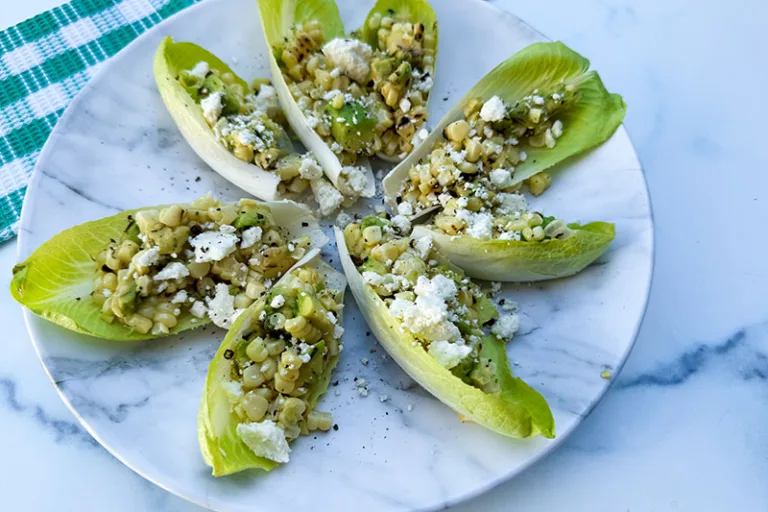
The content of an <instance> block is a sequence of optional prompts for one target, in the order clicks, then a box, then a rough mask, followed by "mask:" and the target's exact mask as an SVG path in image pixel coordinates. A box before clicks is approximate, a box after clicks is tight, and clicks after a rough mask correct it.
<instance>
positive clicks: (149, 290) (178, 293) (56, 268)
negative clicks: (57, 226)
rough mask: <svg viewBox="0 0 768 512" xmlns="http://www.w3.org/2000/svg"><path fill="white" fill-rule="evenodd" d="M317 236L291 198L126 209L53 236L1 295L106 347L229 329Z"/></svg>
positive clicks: (313, 223) (321, 238)
mask: <svg viewBox="0 0 768 512" xmlns="http://www.w3.org/2000/svg"><path fill="white" fill-rule="evenodd" d="M326 241H327V238H326V237H325V235H324V234H323V232H322V230H320V228H319V226H318V224H317V220H316V219H315V217H314V216H313V215H312V214H311V213H310V211H309V210H308V209H307V208H306V207H303V206H300V205H298V204H296V203H294V202H291V201H281V202H273V203H262V202H258V201H254V200H252V199H242V200H240V201H239V202H237V203H232V204H227V203H221V202H219V201H217V200H215V199H213V198H212V197H211V196H210V195H209V196H205V197H202V198H200V199H198V200H196V201H194V202H193V203H190V204H173V205H163V206H156V207H146V208H139V209H136V210H128V211H124V212H121V213H118V214H117V215H113V216H111V217H106V218H103V219H99V220H95V221H92V222H86V223H85V224H80V225H78V226H75V227H73V228H70V229H67V230H65V231H62V232H61V233H59V234H58V235H56V236H54V237H53V238H51V239H50V240H48V241H47V242H45V243H44V244H43V245H41V246H40V247H39V248H38V249H37V250H35V252H33V253H32V254H31V255H30V256H29V257H28V258H27V259H26V260H25V261H24V262H22V263H19V264H18V265H16V266H15V267H14V268H13V279H12V281H11V294H12V295H13V297H14V298H15V299H16V300H17V301H18V302H19V303H21V304H22V305H24V306H26V307H27V308H29V309H30V310H31V311H32V312H33V313H35V314H37V315H39V316H41V317H43V318H45V319H47V320H50V321H52V322H55V323H57V324H59V325H61V326H63V327H65V328H67V329H70V330H73V331H76V332H80V333H84V334H89V335H91V336H96V337H100V338H105V339H109V340H140V339H149V338H156V337H160V336H165V335H168V334H175V333H178V332H181V331H183V330H186V329H193V328H196V327H199V326H201V325H205V324H207V323H209V322H214V323H215V324H216V325H218V326H220V327H225V328H226V327H229V325H230V324H231V322H232V320H233V319H234V318H236V317H237V315H238V314H239V313H241V312H242V311H243V310H244V309H245V308H247V307H248V306H249V305H251V303H253V302H254V301H255V300H257V299H258V298H260V297H261V296H263V295H264V294H265V293H266V292H267V290H268V289H269V288H270V287H271V286H272V284H273V283H274V282H275V281H277V279H278V278H280V276H282V275H283V274H284V273H285V272H287V271H288V269H290V268H291V267H292V266H293V265H294V264H296V262H297V261H299V260H300V259H301V258H302V257H303V256H304V255H305V254H306V253H307V252H308V251H309V250H311V249H314V248H319V247H322V246H323V245H324V244H325V242H326Z"/></svg>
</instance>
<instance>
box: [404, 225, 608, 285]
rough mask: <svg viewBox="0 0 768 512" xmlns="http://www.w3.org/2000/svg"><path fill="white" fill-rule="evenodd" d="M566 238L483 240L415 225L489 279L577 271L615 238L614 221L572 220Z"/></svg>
mask: <svg viewBox="0 0 768 512" xmlns="http://www.w3.org/2000/svg"><path fill="white" fill-rule="evenodd" d="M568 227H569V228H570V229H572V230H573V233H571V236H570V237H568V238H567V239H565V240H557V239H551V240H545V241H542V242H526V241H524V240H499V239H490V240H480V239H477V238H473V237H471V236H469V235H459V236H451V235H447V234H445V233H444V232H443V231H441V230H440V229H438V228H432V229H430V228H429V227H428V226H424V225H419V226H415V227H414V230H413V236H414V237H415V238H420V237H422V236H425V235H430V236H431V237H432V240H433V243H434V244H435V246H436V247H437V248H438V249H439V250H440V252H441V253H442V254H443V255H444V256H445V257H446V258H448V259H449V260H450V261H451V263H453V264H454V265H456V266H457V267H459V268H461V269H462V270H463V271H464V272H465V273H466V274H467V275H468V276H470V277H473V278H476V279H485V280H488V281H510V282H527V281H542V280H545V279H555V278H558V277H566V276H571V275H574V274H576V273H578V272H580V271H582V270H583V269H584V268H585V267H586V266H587V265H589V264H590V263H592V262H593V261H595V260H596V259H597V258H599V257H600V256H601V255H602V254H603V253H604V252H605V251H606V249H607V248H608V244H609V243H610V242H611V241H612V240H613V239H614V237H615V235H616V231H615V228H614V225H613V224H610V223H607V222H592V223H590V224H585V225H583V226H581V225H579V224H569V225H568Z"/></svg>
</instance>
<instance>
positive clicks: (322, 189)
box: [310, 178, 344, 216]
mask: <svg viewBox="0 0 768 512" xmlns="http://www.w3.org/2000/svg"><path fill="white" fill-rule="evenodd" d="M310 185H311V186H312V192H313V193H314V195H315V201H317V204H318V205H320V213H321V214H322V215H323V216H327V215H330V214H331V213H333V212H334V211H335V210H336V209H337V208H338V207H339V206H341V203H342V202H343V201H344V196H342V195H341V192H339V191H338V190H336V189H335V188H334V186H333V185H331V183H330V182H329V181H327V180H326V179H325V178H319V179H316V180H314V181H312V182H310Z"/></svg>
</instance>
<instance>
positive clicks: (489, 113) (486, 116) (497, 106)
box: [480, 96, 507, 123]
mask: <svg viewBox="0 0 768 512" xmlns="http://www.w3.org/2000/svg"><path fill="white" fill-rule="evenodd" d="M506 110H507V109H506V105H504V101H502V99H501V98H499V97H498V96H494V97H492V98H491V99H489V100H488V101H486V102H485V103H483V107H482V108H481V109H480V118H481V119H482V120H483V121H485V122H487V123H491V122H494V121H501V120H502V119H504V115H505V114H506Z"/></svg>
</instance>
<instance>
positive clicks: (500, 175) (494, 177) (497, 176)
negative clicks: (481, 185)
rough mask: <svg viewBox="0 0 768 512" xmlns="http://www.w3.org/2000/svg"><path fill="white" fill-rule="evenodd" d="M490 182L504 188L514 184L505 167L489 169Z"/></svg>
mask: <svg viewBox="0 0 768 512" xmlns="http://www.w3.org/2000/svg"><path fill="white" fill-rule="evenodd" d="M490 176H491V183H493V184H494V185H496V186H497V187H498V188H501V189H504V188H508V187H511V186H512V185H514V183H513V182H512V175H511V174H510V173H509V171H508V170H507V169H494V170H492V171H491V175H490Z"/></svg>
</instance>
